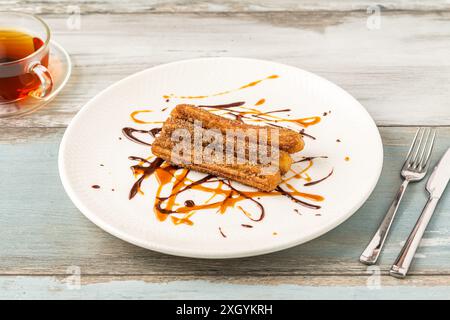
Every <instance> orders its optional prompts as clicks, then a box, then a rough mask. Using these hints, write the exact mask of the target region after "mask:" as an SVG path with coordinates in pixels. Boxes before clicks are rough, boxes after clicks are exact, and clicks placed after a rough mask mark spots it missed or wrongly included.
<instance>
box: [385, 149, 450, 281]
mask: <svg viewBox="0 0 450 320" xmlns="http://www.w3.org/2000/svg"><path fill="white" fill-rule="evenodd" d="M449 178H450V149H448V150H447V152H446V153H445V154H444V156H443V157H442V158H441V160H440V161H439V163H438V164H437V165H436V167H435V168H434V170H433V173H432V174H431V176H430V178H429V179H428V182H427V186H426V189H427V191H428V193H429V198H428V201H427V204H426V205H425V207H424V208H423V210H422V213H421V215H420V217H419V219H418V220H417V222H416V225H415V226H414V229H413V230H412V231H411V234H410V235H409V237H408V239H407V240H406V243H405V245H404V246H403V248H402V251H400V254H399V256H398V257H397V260H396V261H395V262H394V264H393V265H392V267H391V270H390V275H391V276H394V277H396V278H404V277H405V276H406V274H407V273H408V270H409V267H410V265H411V262H412V260H413V258H414V254H415V253H416V250H417V248H418V247H419V243H420V240H421V239H422V236H423V233H424V232H425V229H426V228H427V225H428V222H429V221H430V219H431V217H432V215H433V213H434V209H435V208H436V205H437V204H438V202H439V199H440V198H441V195H442V194H443V193H444V190H445V187H446V186H447V183H448V181H449Z"/></svg>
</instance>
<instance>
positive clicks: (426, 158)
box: [419, 129, 436, 169]
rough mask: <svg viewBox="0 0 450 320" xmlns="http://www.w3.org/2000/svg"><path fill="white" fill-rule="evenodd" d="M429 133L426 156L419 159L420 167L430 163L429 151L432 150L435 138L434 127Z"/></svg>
mask: <svg viewBox="0 0 450 320" xmlns="http://www.w3.org/2000/svg"><path fill="white" fill-rule="evenodd" d="M430 134H431V139H430V142H429V143H428V148H427V153H426V157H425V158H424V159H423V160H422V159H421V161H420V164H419V168H421V169H422V168H423V169H425V168H426V167H428V164H429V163H430V156H431V152H432V151H433V146H434V140H435V138H436V129H431V130H430Z"/></svg>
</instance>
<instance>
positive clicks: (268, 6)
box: [0, 0, 450, 14]
mask: <svg viewBox="0 0 450 320" xmlns="http://www.w3.org/2000/svg"><path fill="white" fill-rule="evenodd" d="M374 5H379V6H380V7H381V8H382V9H384V10H414V11H430V10H448V9H450V3H449V2H448V1H446V0H432V1H420V0H380V1H371V0H332V1H327V0H301V1H299V0H227V1H223V0H134V1H119V0H97V1H92V0H83V1H72V0H47V1H42V0H37V1H26V0H7V1H2V2H1V3H0V9H2V10H18V11H27V12H33V13H41V12H44V13H58V14H61V13H67V12H68V11H70V8H73V7H74V6H75V7H79V8H80V10H81V12H83V13H84V14H91V13H136V12H141V13H142V12H267V11H355V10H364V11H365V10H366V9H367V8H368V7H370V6H374Z"/></svg>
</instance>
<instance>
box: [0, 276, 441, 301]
mask: <svg viewBox="0 0 450 320" xmlns="http://www.w3.org/2000/svg"><path fill="white" fill-rule="evenodd" d="M0 289H1V290H0V299H170V300H182V299H217V300H225V299H236V300H240V299H249V298H251V299H305V300H308V299H311V300H312V299H356V300H357V299H393V300H395V299H448V297H449V296H450V286H442V285H434V286H415V287H414V288H411V287H410V286H380V287H368V286H365V285H357V286H349V285H345V284H341V285H333V286H330V285H328V286H327V285H321V286H312V285H307V284H306V285H296V284H281V285H246V284H230V283H223V282H210V281H203V280H193V281H170V282H166V283H151V282H145V281H139V280H125V281H108V282H102V283H91V284H83V285H81V286H80V287H77V286H75V285H73V283H70V284H68V282H66V281H64V280H62V281H60V280H57V279H55V278H53V277H20V276H19V277H0ZM224 303H226V302H225V301H224ZM182 304H183V301H180V305H182Z"/></svg>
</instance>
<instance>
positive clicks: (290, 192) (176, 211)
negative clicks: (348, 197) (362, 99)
mask: <svg viewBox="0 0 450 320" xmlns="http://www.w3.org/2000/svg"><path fill="white" fill-rule="evenodd" d="M276 78H278V76H277V75H272V76H269V77H266V78H264V79H260V80H257V81H253V82H250V83H248V84H245V85H243V86H241V87H239V88H237V89H233V90H228V91H223V92H218V93H214V94H211V95H197V96H176V95H174V94H171V95H164V96H163V97H164V98H165V99H169V98H179V99H203V98H207V97H214V96H220V95H225V94H228V93H231V92H235V91H238V90H243V89H246V88H250V87H253V86H256V85H258V84H259V83H261V82H263V81H265V80H269V79H276ZM265 102H266V100H265V99H260V100H258V101H257V102H256V103H255V106H259V105H262V104H264V103H265ZM244 104H245V102H242V101H241V102H234V103H229V104H222V105H199V107H202V108H209V109H211V112H213V113H218V114H219V115H231V116H233V117H234V118H235V119H237V120H239V121H244V120H245V122H261V123H264V124H266V125H271V126H274V127H282V126H280V125H277V124H276V123H286V122H288V123H293V124H295V125H298V126H300V127H302V129H301V130H300V131H299V132H300V134H302V135H304V136H307V137H310V138H312V139H315V138H314V137H313V136H310V135H308V134H306V133H305V132H304V130H305V129H304V128H307V127H309V126H312V125H315V124H317V123H319V122H320V121H321V118H320V117H319V116H313V117H306V118H298V119H290V118H286V117H281V116H277V115H274V113H284V112H289V111H291V110H290V109H279V110H272V111H267V112H262V111H260V110H258V109H256V108H249V107H245V106H244ZM148 112H152V110H137V111H134V112H132V113H131V115H130V117H131V119H132V120H133V121H134V122H135V123H137V124H149V123H163V122H161V121H151V122H148V121H143V120H141V119H139V118H138V116H139V115H140V114H142V113H148ZM160 130H161V128H153V129H151V130H140V129H134V128H124V129H123V130H122V132H123V134H124V135H125V136H126V137H127V138H128V139H130V140H131V141H133V142H135V143H140V144H144V145H148V146H151V143H149V142H147V141H143V140H141V139H138V138H137V137H136V136H135V133H141V134H149V135H150V136H151V137H154V136H155V135H156V134H158V133H159V131H160ZM151 158H152V157H151V156H150V157H148V158H142V157H134V156H132V157H129V159H130V160H132V161H137V162H138V163H137V164H135V165H133V166H131V169H132V171H133V174H134V175H135V177H136V178H137V180H136V181H135V183H134V184H133V186H132V188H131V190H130V193H129V199H132V198H134V197H135V196H136V194H138V193H141V194H143V192H142V190H141V186H142V183H143V181H144V180H145V179H147V178H148V177H150V176H151V175H154V176H155V178H156V182H157V183H158V188H157V191H156V196H155V204H154V208H153V211H154V213H155V215H156V217H157V219H158V220H159V221H164V220H166V219H167V218H168V217H170V218H171V220H172V222H173V223H174V224H175V225H179V224H185V225H193V221H192V220H191V218H192V216H193V215H194V214H195V213H197V212H200V211H203V210H211V209H215V210H216V212H217V213H220V214H224V213H225V212H226V211H227V210H229V209H232V208H235V209H238V210H239V211H240V212H242V213H243V214H244V215H245V216H246V217H247V218H248V219H249V220H251V221H253V222H258V221H261V220H262V219H264V216H265V208H264V206H263V204H262V203H261V202H260V201H258V200H260V198H262V197H273V196H285V197H287V198H289V199H290V200H292V201H294V202H295V203H297V204H299V205H301V206H304V207H307V208H309V209H315V210H316V209H320V208H321V207H320V206H319V205H317V204H316V203H317V202H321V201H324V197H323V196H321V195H317V194H311V193H305V192H301V191H299V190H297V189H296V188H295V187H294V186H293V185H292V184H291V183H290V181H291V180H294V179H295V180H299V179H300V180H304V181H306V183H305V184H304V186H310V185H314V184H318V183H320V182H322V181H324V180H326V179H327V178H328V177H330V176H331V175H332V173H333V171H331V172H330V173H329V174H328V175H327V176H326V177H324V178H322V179H319V180H315V181H312V179H311V177H310V175H309V174H308V171H309V170H310V169H311V168H312V167H313V164H314V160H315V159H316V158H326V156H319V157H305V158H302V159H300V160H297V161H294V163H301V162H302V163H305V162H306V166H305V167H303V168H302V169H301V170H300V171H297V170H294V169H293V168H291V170H290V172H291V174H292V175H291V176H289V177H286V178H284V180H283V181H282V183H281V184H280V185H279V186H278V187H277V188H276V189H275V190H274V191H272V192H263V191H246V190H239V189H238V188H237V187H235V186H234V185H233V184H232V182H231V181H230V180H228V179H225V178H220V177H216V176H213V175H206V176H204V177H203V178H201V179H198V180H193V179H192V178H191V177H190V170H189V169H186V168H179V167H177V166H174V165H171V164H169V163H167V162H165V161H164V160H162V159H160V158H155V159H152V161H150V159H151ZM189 190H190V191H191V192H201V193H206V194H207V195H209V197H208V199H207V200H206V201H204V202H203V203H200V204H196V203H194V201H192V200H185V201H177V197H178V196H180V195H181V194H183V193H185V192H187V191H189ZM300 198H301V199H300ZM310 201H311V202H314V203H311V202H310ZM180 202H181V203H183V204H180ZM250 202H251V203H252V206H253V207H254V208H256V212H253V210H252V212H250V210H249V209H247V208H244V207H243V206H242V204H243V203H250ZM254 208H253V209H254ZM297 211H298V210H297ZM242 226H243V227H248V228H251V227H252V226H250V225H246V224H242ZM219 231H220V233H221V234H222V236H224V237H226V235H224V234H223V233H222V231H221V230H220V228H219Z"/></svg>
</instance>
